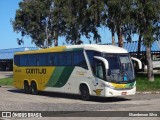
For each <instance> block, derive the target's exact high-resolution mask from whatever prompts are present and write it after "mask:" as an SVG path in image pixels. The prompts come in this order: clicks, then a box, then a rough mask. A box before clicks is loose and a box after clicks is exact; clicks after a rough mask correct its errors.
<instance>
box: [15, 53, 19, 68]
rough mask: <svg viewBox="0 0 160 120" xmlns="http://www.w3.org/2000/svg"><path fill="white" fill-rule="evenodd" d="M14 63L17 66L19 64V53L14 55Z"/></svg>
mask: <svg viewBox="0 0 160 120" xmlns="http://www.w3.org/2000/svg"><path fill="white" fill-rule="evenodd" d="M14 64H15V65H17V66H19V65H20V56H19V55H15V56H14Z"/></svg>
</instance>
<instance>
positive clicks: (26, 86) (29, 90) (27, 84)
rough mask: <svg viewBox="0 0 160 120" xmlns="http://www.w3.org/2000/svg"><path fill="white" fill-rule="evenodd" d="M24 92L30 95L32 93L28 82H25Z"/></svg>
mask: <svg viewBox="0 0 160 120" xmlns="http://www.w3.org/2000/svg"><path fill="white" fill-rule="evenodd" d="M24 92H25V93H26V94H30V93H31V88H30V86H29V83H28V81H24Z"/></svg>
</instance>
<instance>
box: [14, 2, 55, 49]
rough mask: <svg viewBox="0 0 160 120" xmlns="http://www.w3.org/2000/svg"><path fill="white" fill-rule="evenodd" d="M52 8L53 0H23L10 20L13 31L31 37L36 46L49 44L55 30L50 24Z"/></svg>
mask: <svg viewBox="0 0 160 120" xmlns="http://www.w3.org/2000/svg"><path fill="white" fill-rule="evenodd" d="M53 8H54V6H53V0H23V1H22V2H20V3H19V9H18V10H17V11H16V16H15V19H14V20H13V21H12V25H13V29H14V31H16V32H18V33H19V32H20V33H22V36H25V35H27V36H29V37H31V38H32V42H33V43H35V44H36V45H37V46H38V47H41V48H45V47H48V46H51V45H52V43H53V40H54V36H55V33H54V31H56V29H55V27H54V26H53V24H52V22H53V21H52V14H53ZM55 45H56V44H55Z"/></svg>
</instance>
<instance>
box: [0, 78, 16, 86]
mask: <svg viewBox="0 0 160 120" xmlns="http://www.w3.org/2000/svg"><path fill="white" fill-rule="evenodd" d="M0 85H6V86H13V78H2V79H0Z"/></svg>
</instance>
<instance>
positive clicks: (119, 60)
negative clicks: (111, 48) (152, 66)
mask: <svg viewBox="0 0 160 120" xmlns="http://www.w3.org/2000/svg"><path fill="white" fill-rule="evenodd" d="M104 57H105V59H106V60H107V61H108V64H109V69H108V70H106V79H107V81H110V82H116V83H128V82H133V81H134V71H133V66H132V63H131V59H130V57H129V55H128V54H105V55H104Z"/></svg>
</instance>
